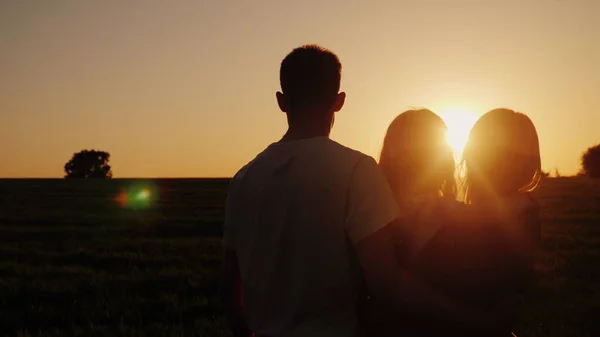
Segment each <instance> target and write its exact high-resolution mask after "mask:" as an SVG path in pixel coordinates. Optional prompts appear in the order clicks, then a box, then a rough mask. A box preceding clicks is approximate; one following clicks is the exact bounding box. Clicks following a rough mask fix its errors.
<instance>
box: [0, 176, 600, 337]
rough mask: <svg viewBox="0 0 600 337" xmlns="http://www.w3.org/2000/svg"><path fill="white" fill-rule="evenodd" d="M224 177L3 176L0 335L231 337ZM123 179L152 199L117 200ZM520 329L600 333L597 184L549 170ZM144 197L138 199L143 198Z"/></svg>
mask: <svg viewBox="0 0 600 337" xmlns="http://www.w3.org/2000/svg"><path fill="white" fill-rule="evenodd" d="M227 184H228V180H225V179H222V180H218V179H215V180H203V179H189V180H186V179H164V180H120V179H115V180H110V181H67V180H0V334H1V335H7V336H220V335H227V330H226V327H225V322H224V319H223V317H222V308H221V305H220V303H219V301H218V298H217V295H216V290H217V279H216V272H217V270H218V266H219V263H220V255H219V252H220V238H219V237H220V234H221V224H222V221H223V214H224V209H223V207H224V203H225V198H226V195H227ZM121 188H124V189H126V190H129V191H133V192H135V191H138V190H140V189H142V188H147V189H149V190H150V191H151V192H152V196H154V199H155V200H152V201H151V205H148V206H147V207H145V206H144V205H143V204H137V205H134V206H136V207H134V208H122V207H119V206H118V203H117V202H116V201H115V200H113V197H115V196H116V195H117V194H118V193H119V191H120V189H121ZM540 198H541V202H542V207H543V220H544V224H543V230H544V244H543V248H542V250H541V251H540V252H539V254H538V263H537V269H538V273H537V275H538V280H537V287H536V289H535V290H534V291H532V292H531V293H529V294H528V296H527V298H526V301H525V303H524V304H523V305H524V319H525V321H524V324H523V326H522V327H521V329H519V330H518V335H519V336H577V337H586V336H600V329H598V327H597V325H598V324H600V323H597V322H600V182H599V181H592V180H586V179H583V178H560V179H547V180H545V181H544V184H543V186H542V188H541V190H540ZM140 203H143V202H140Z"/></svg>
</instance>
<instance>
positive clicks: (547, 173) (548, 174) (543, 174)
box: [542, 170, 550, 178]
mask: <svg viewBox="0 0 600 337" xmlns="http://www.w3.org/2000/svg"><path fill="white" fill-rule="evenodd" d="M542 177H544V178H548V177H550V172H546V171H543V170H542Z"/></svg>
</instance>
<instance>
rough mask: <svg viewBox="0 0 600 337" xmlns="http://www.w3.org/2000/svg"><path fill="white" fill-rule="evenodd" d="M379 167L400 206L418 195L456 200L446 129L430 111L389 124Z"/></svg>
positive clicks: (407, 114) (404, 115) (410, 112)
mask: <svg viewBox="0 0 600 337" xmlns="http://www.w3.org/2000/svg"><path fill="white" fill-rule="evenodd" d="M379 166H380V168H381V169H382V171H383V173H384V174H385V176H386V177H387V179H388V182H389V184H390V186H391V187H392V190H393V192H394V195H395V197H396V199H397V201H398V202H399V203H400V204H402V203H404V202H406V201H407V200H408V199H409V198H411V197H414V196H415V195H419V194H430V195H431V194H435V195H438V196H445V197H455V194H456V183H455V180H454V169H455V163H454V156H453V153H452V149H451V147H450V145H449V144H448V142H447V127H446V124H445V123H444V121H443V120H442V118H441V117H440V116H438V115H436V114H435V113H433V112H432V111H430V110H427V109H419V110H408V111H405V112H403V113H401V114H400V115H398V116H397V117H396V118H395V119H394V120H393V121H392V123H391V124H390V126H389V127H388V130H387V133H386V135H385V138H384V141H383V148H382V149H381V155H380V157H379Z"/></svg>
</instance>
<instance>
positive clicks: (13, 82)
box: [0, 0, 600, 177]
mask: <svg viewBox="0 0 600 337" xmlns="http://www.w3.org/2000/svg"><path fill="white" fill-rule="evenodd" d="M598 34H600V1H598V0H503V1H493V0H471V1H467V0H411V1H369V2H367V1H341V0H340V1H323V0H310V1H308V0H306V1H281V0H279V1H264V0H253V1H241V0H240V1H233V0H232V1H219V0H204V1H202V0H199V1H163V0H160V1H158V0H153V1H151V0H144V1H142V0H139V1H121V0H108V1H84V0H72V1H67V0H65V1H62V0H52V1H47V0H39V1H34V0H30V1H28V0H2V1H0V67H1V68H0V69H1V72H0V158H1V160H2V162H1V164H0V177H62V176H63V175H64V172H63V166H64V164H65V162H66V161H67V160H69V159H70V157H71V155H72V154H73V153H74V152H76V151H79V150H81V149H84V148H87V149H91V148H95V149H101V150H106V151H109V152H110V153H111V161H110V164H111V165H112V167H113V171H114V175H115V177H201V176H213V177H216V176H231V175H232V174H234V173H235V171H236V170H237V169H238V168H239V167H241V166H242V165H244V164H245V163H246V162H247V161H249V160H251V159H252V158H253V157H254V156H255V155H256V153H258V152H259V151H261V150H262V149H263V148H264V147H266V146H267V145H268V144H269V143H271V142H273V141H276V140H277V139H279V137H280V136H281V135H282V134H283V133H284V132H285V128H286V123H285V116H284V114H283V113H281V112H280V111H279V110H278V109H277V105H276V102H275V92H276V91H277V90H279V81H278V71H279V64H280V62H281V59H282V58H283V57H285V55H286V54H287V53H288V52H289V51H291V49H293V48H294V47H297V46H299V45H301V44H305V43H318V44H321V45H323V46H325V47H327V48H330V49H332V50H333V51H334V52H336V53H337V54H338V55H339V57H340V59H341V61H342V64H343V75H342V90H344V91H346V93H347V95H348V97H347V100H346V106H345V107H344V109H343V110H342V111H341V112H340V113H339V114H338V116H337V118H336V125H335V128H334V130H333V133H332V138H333V139H334V140H336V141H339V142H341V143H343V144H345V145H347V146H350V147H353V148H356V149H358V150H360V151H363V152H365V153H367V154H370V155H373V156H375V157H376V156H377V155H378V151H379V150H380V147H381V142H382V140H383V136H384V132H385V129H386V127H387V125H388V124H389V122H390V121H391V120H392V119H393V118H394V117H395V116H396V115H397V114H398V113H399V112H401V111H403V110H405V109H407V108H409V107H420V106H423V107H427V108H430V109H432V110H434V111H436V112H439V113H441V114H443V113H445V112H447V111H452V110H459V111H463V110H464V111H468V112H470V113H473V114H481V113H483V112H485V111H487V110H490V109H492V108H496V107H509V108H513V109H515V110H518V111H522V112H524V113H526V114H528V115H529V116H530V117H531V119H532V120H533V122H534V123H535V124H536V127H537V129H538V132H539V136H540V141H541V152H542V164H543V168H544V169H545V170H554V168H558V169H559V170H560V171H561V173H563V174H573V173H576V172H577V171H578V169H579V163H580V162H579V158H580V156H581V153H582V152H583V151H584V150H585V149H586V148H587V147H589V146H591V145H594V144H597V143H600V37H599V35H598ZM445 117H446V116H445Z"/></svg>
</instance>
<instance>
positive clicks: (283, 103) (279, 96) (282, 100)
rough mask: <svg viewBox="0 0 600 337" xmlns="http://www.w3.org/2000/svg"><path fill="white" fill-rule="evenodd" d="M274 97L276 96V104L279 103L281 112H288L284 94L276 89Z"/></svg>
mask: <svg viewBox="0 0 600 337" xmlns="http://www.w3.org/2000/svg"><path fill="white" fill-rule="evenodd" d="M275 97H277V105H279V109H280V110H281V111H283V112H286V113H287V112H288V105H287V101H286V99H285V95H284V94H283V93H282V92H281V91H278V92H277V93H276V94H275Z"/></svg>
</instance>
